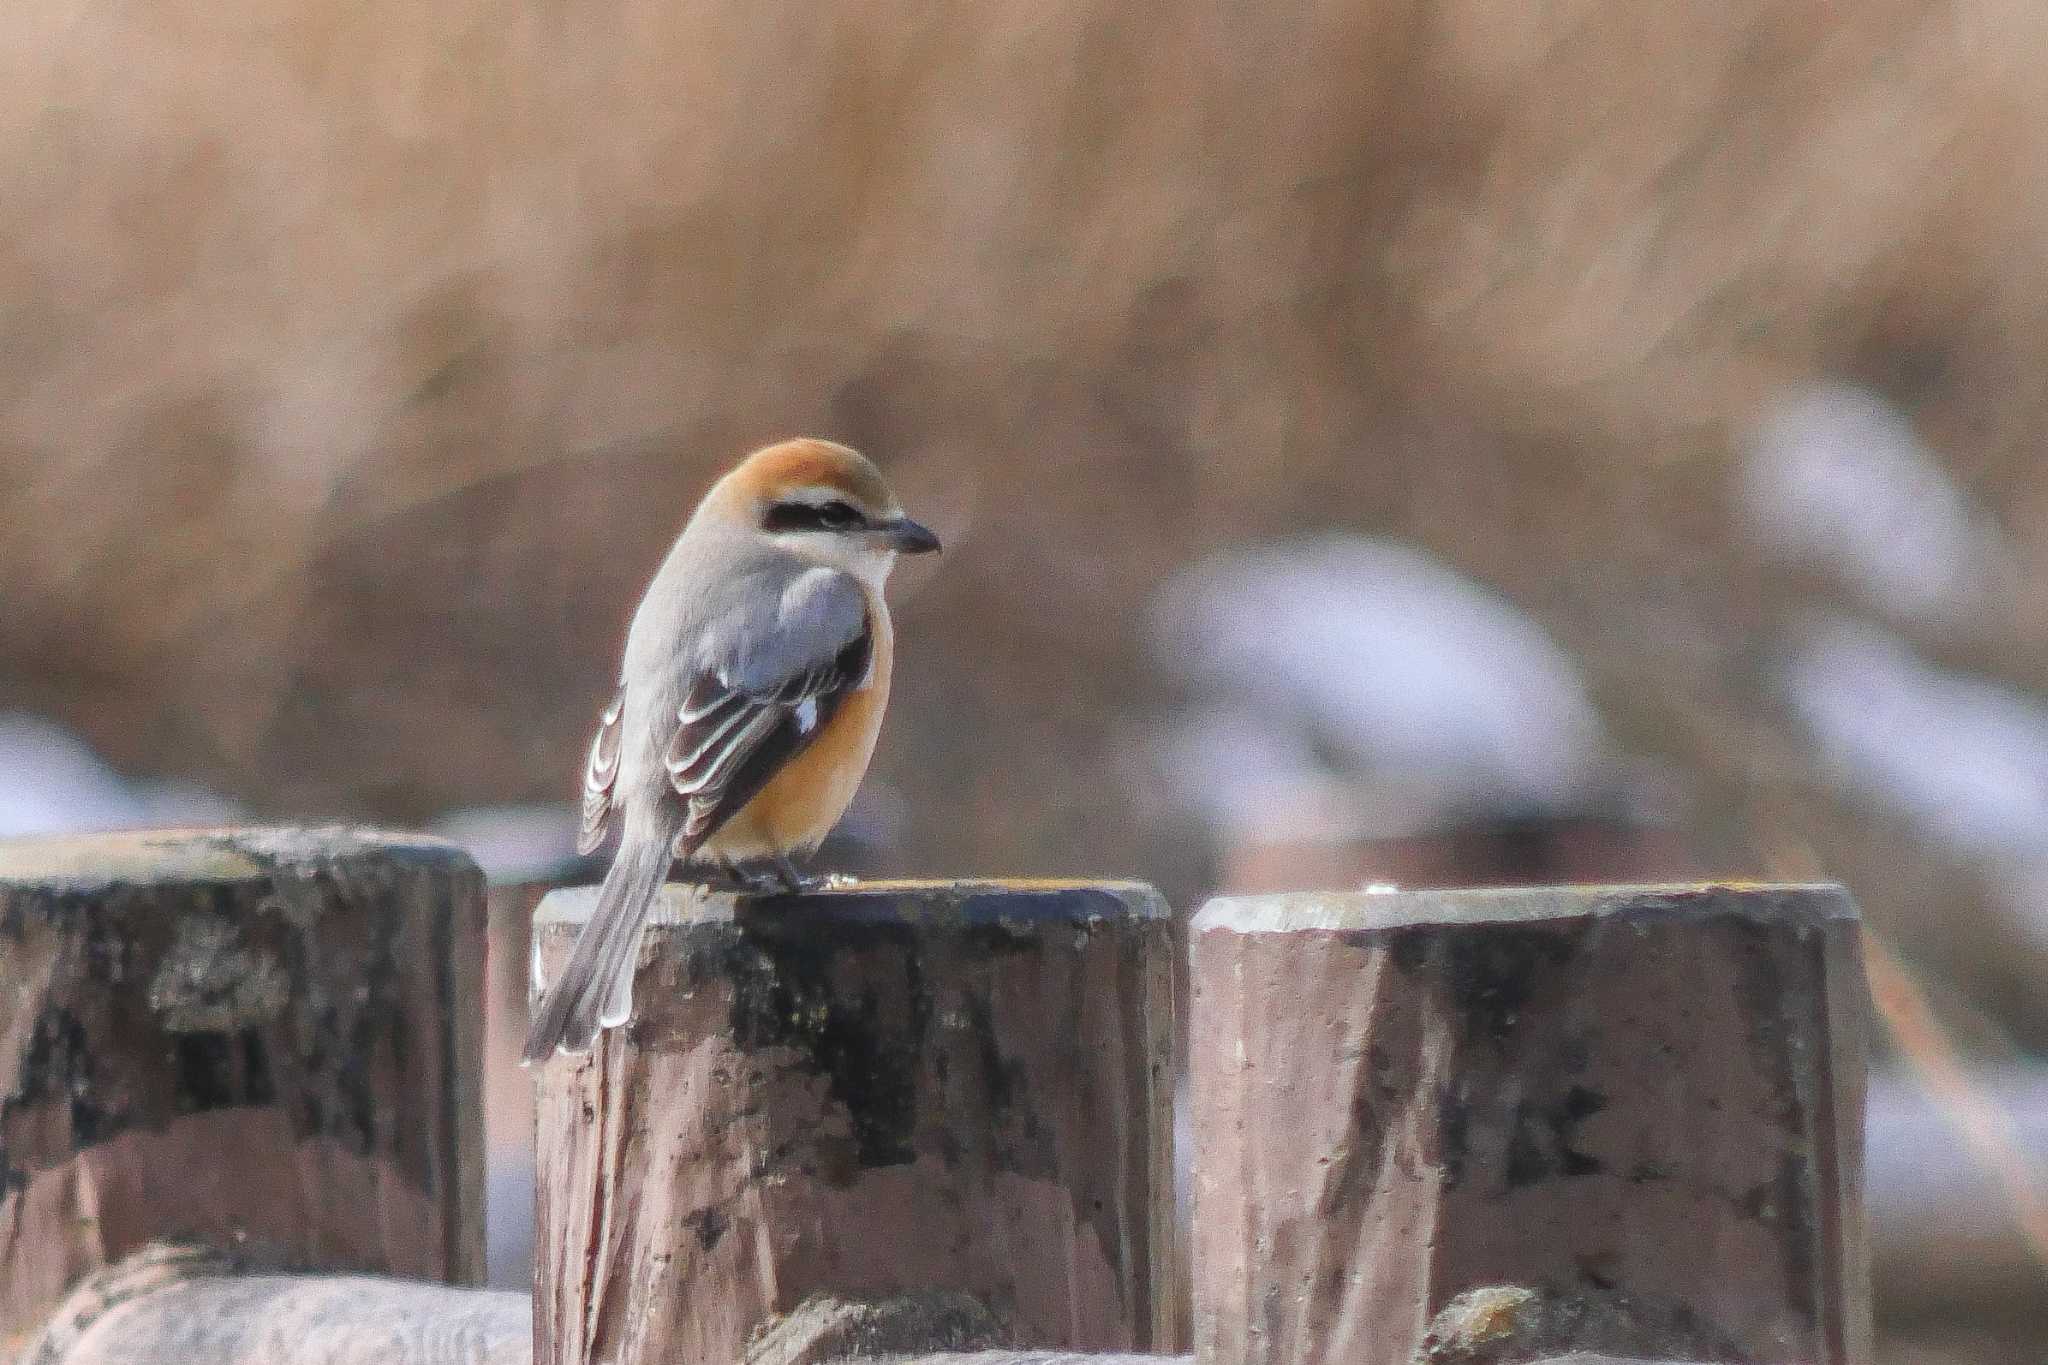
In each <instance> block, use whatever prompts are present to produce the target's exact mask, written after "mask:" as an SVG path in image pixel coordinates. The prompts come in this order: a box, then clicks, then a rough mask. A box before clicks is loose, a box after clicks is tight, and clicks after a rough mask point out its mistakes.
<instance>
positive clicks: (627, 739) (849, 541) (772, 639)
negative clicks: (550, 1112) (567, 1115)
mask: <svg viewBox="0 0 2048 1365" xmlns="http://www.w3.org/2000/svg"><path fill="white" fill-rule="evenodd" d="M938 548H939V541H938V537H937V536H934V535H933V534H932V533H931V532H930V531H928V530H926V529H925V528H924V527H922V526H920V525H918V524H917V523H916V522H914V521H912V520H910V519H909V518H908V517H906V516H904V515H903V509H902V507H901V506H900V505H899V504H898V502H897V501H896V496H895V494H893V493H892V492H890V490H889V485H888V484H887V483H886V482H885V481H884V480H883V478H882V475H881V473H880V472H879V471H878V470H876V468H875V467H874V465H872V464H870V463H869V462H868V461H867V459H866V458H865V457H864V456H862V455H861V454H860V453H859V452H857V451H854V450H849V449H848V448H847V447H845V446H842V445H835V444H833V443H832V442H830V441H819V440H808V439H806V440H795V441H784V442H782V443H780V444H778V445H772V446H767V447H765V448H763V449H761V450H757V451H755V452H754V453H753V454H751V455H749V456H748V457H747V458H746V459H745V460H743V461H741V462H740V464H739V465H738V467H737V468H735V469H733V470H732V471H731V472H730V473H728V474H727V475H726V476H725V477H724V478H722V479H720V480H719V481H718V482H717V483H715V484H713V485H712V487H711V491H710V492H708V493H706V494H705V495H704V500H703V501H702V502H701V503H699V504H698V505H697V510H696V512H695V514H693V515H692V516H691V518H690V522H689V525H687V526H685V527H684V528H683V533H682V535H681V536H679V537H677V539H676V543H675V546H674V548H673V549H671V550H670V551H669V553H668V558H667V559H666V560H664V561H663V562H662V566H661V568H660V570H659V571H658V572H657V573H656V574H655V575H654V581H653V582H652V583H650V584H649V585H648V588H647V595H646V596H645V597H644V598H642V599H641V602H640V608H639V610H638V611H636V612H635V613H634V614H633V624H632V627H631V629H630V630H629V631H628V632H627V634H626V657H625V663H624V665H623V666H622V667H621V669H620V671H619V691H618V695H617V696H615V697H614V698H613V699H612V703H611V705H610V706H608V707H607V708H605V712H604V717H603V720H602V722H601V723H600V725H599V727H598V731H597V738H596V739H595V740H594V741H593V742H592V744H591V746H590V759H589V763H588V766H587V768H586V770H585V775H584V785H583V826H582V836H581V840H580V847H581V849H582V851H583V852H585V853H588V852H591V851H592V850H594V849H595V848H596V847H597V846H598V845H599V844H600V843H601V842H603V840H604V837H605V833H606V831H607V828H608V827H609V826H610V824H611V823H612V821H613V817H614V816H616V817H618V822H619V823H620V825H621V826H622V832H621V836H620V840H619V848H618V852H617V853H616V854H615V855H614V856H613V858H612V865H611V870H610V872H609V873H607V874H606V876H605V879H604V886H603V888H602V889H601V890H600V891H599V892H598V898H597V908H596V910H595V911H594V912H593V913H592V915H591V917H590V920H589V922H588V923H586V924H585V925H584V926H583V932H582V934H581V935H580V936H579V937H578V938H577V940H576V947H575V949H574V950H573V951H572V952H571V953H570V955H569V961H568V964H567V965H566V966H564V967H563V968H562V972H561V975H560V976H559V977H557V978H556V980H555V982H554V985H553V987H552V988H551V989H549V990H548V991H547V992H546V994H545V995H544V996H543V998H542V1000H541V1004H540V1009H539V1011H538V1013H537V1014H536V1016H535V1018H534V1021H533V1027H532V1029H531V1031H530V1032H529V1033H528V1034H527V1036H526V1060H527V1061H529V1062H533V1061H540V1060H543V1059H545V1058H546V1057H548V1056H549V1055H550V1054H551V1053H553V1052H554V1051H555V1050H556V1049H557V1048H560V1049H562V1050H564V1051H569V1052H581V1051H585V1050H587V1049H588V1048H589V1047H590V1044H591V1040H592V1039H593V1038H595V1037H596V1036H597V1031H598V1030H599V1029H600V1028H610V1027H613V1026H615V1025H618V1024H621V1023H624V1022H625V1020H626V1017H627V1016H628V1014H630V1013H631V1011H632V1003H633V968H634V960H635V958H636V957H637V956H638V955H639V944H640V933H641V929H642V927H643V926H644V925H645V923H646V920H647V911H648V907H649V906H650V905H651V904H652V903H653V901H654V898H655V895H656V893H657V892H658V891H659V890H660V888H661V884H662V881H663V879H664V878H666V877H667V875H668V871H669V865H670V862H671V861H672V860H680V861H681V862H682V863H683V864H684V865H685V867H686V868H688V869H690V870H691V875H693V876H695V877H699V878H702V879H703V880H705V881H706V882H707V883H708V884H718V885H725V886H731V887H737V888H739V889H744V890H754V891H763V890H785V891H793V890H797V889H801V888H802V887H804V886H806V885H809V884H810V883H808V882H807V881H806V880H805V879H804V878H803V877H801V876H800V875H799V874H798V872H797V870H796V867H795V865H794V864H793V863H792V862H791V855H792V854H796V853H807V852H809V851H810V850H812V849H814V848H816V847H817V846H818V843H819V841H820V840H822V839H823V838H824V837H825V835H826V834H827V833H828V832H829V831H830V830H831V828H832V826H833V825H834V824H836V823H837V822H838V820H839V817H840V816H841V815H842V814H844V813H845V811H846V806H847V803H848V802H850V801H851V800H852V799H853V793H854V789H855V788H856V787H858V786H859V785H860V780H861V777H862V776H863V775H864V774H865V773H866V771H867V766H868V758H869V756H870V755H872V754H873V752H874V748H875V736H876V734H877V733H878V732H879V731H880V729H881V725H882V712H883V709H884V708H885V707H886V706H887V704H888V700H889V672H890V665H891V663H892V662H893V659H894V652H895V637H894V634H893V632H892V630H891V627H890V623H889V608H888V604H887V603H886V602H885V601H884V600H883V596H882V585H883V584H884V583H885V582H886V581H887V579H888V577H889V570H890V569H891V568H893V567H894V566H895V563H896V556H898V555H899V554H924V553H927V552H929V551H933V550H936V549H938Z"/></svg>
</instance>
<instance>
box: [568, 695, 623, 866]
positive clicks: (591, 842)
mask: <svg viewBox="0 0 2048 1365" xmlns="http://www.w3.org/2000/svg"><path fill="white" fill-rule="evenodd" d="M625 713H626V689H625V688H623V687H621V688H620V689H619V690H618V691H617V692H616V693H614V694H613V695H612V703H611V705H610V706H607V707H605V709H604V715H603V716H601V717H600V718H599V719H598V723H597V735H596V737H595V738H593V739H592V740H591V741H590V756H589V757H588V758H587V759H586V760H584V764H583V821H582V824H581V827H580V828H579V829H578V830H577V832H576V851H577V852H578V853H583V854H588V853H593V852H595V851H596V849H597V846H598V845H599V844H601V843H603V842H604V835H605V826H606V825H607V824H608V823H609V822H610V819H611V813H612V808H613V805H614V804H615V797H616V789H617V787H618V781H619V734H620V723H619V722H620V719H621V717H623V716H624V715H625Z"/></svg>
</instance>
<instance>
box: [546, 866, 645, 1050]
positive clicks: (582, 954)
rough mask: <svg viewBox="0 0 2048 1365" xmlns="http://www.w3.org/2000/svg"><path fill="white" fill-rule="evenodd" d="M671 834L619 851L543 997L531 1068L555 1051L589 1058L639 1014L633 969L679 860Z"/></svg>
mask: <svg viewBox="0 0 2048 1365" xmlns="http://www.w3.org/2000/svg"><path fill="white" fill-rule="evenodd" d="M670 834H671V832H670V831H648V832H647V833H645V834H642V835H640V836H639V837H633V832H632V831H631V830H629V831H628V838H627V840H626V841H625V842H624V843H622V844H620V846H619V851H618V854H617V856H616V857H614V858H613V859H612V867H611V871H610V872H608V873H606V874H605V879H604V886H603V887H602V889H600V890H599V891H598V893H597V908H596V909H595V910H593V911H592V912H591V915H590V919H589V921H588V922H587V923H585V924H584V926H583V932H582V933H581V934H579V935H578V936H577V938H576V946H575V948H574V949H572V950H571V951H570V953H569V961H568V962H567V964H565V965H564V966H563V968H562V972H561V975H560V976H558V977H556V978H555V983H554V985H553V986H552V987H551V988H549V989H548V991H547V992H546V993H545V994H544V995H543V996H542V997H541V1002H540V1008H539V1009H538V1010H537V1011H535V1013H534V1017H533V1026H532V1028H530V1029H528V1030H527V1034H526V1052H525V1056H524V1060H525V1061H527V1062H542V1061H546V1060H547V1059H548V1058H549V1057H550V1056H552V1055H554V1053H555V1051H556V1049H558V1048H559V1049H560V1050H562V1051H564V1052H588V1051H589V1050H590V1045H591V1042H592V1041H593V1040H594V1039H595V1038H596V1037H597V1031H598V1030H599V1029H600V1028H611V1027H614V1026H616V1025H618V1024H623V1023H624V1022H625V1021H626V1019H627V1017H628V1016H629V1015H630V1014H631V1013H632V1010H633V968H634V965H635V963H636V960H637V959H638V958H639V956H640V934H641V931H642V930H643V929H645V928H646V925H647V910H648V907H649V906H651V905H652V904H653V903H654V897H655V894H656V893H657V892H658V891H660V889H661V882H662V878H663V877H664V876H666V875H667V873H668V866H669V861H670V859H671V857H672V852H671V849H670Z"/></svg>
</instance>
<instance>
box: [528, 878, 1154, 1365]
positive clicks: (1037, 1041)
mask: <svg viewBox="0 0 2048 1365" xmlns="http://www.w3.org/2000/svg"><path fill="white" fill-rule="evenodd" d="M594 898H595V897H594V892H593V891H592V890H591V889H589V888H578V889H577V890H574V891H563V892H556V893H554V894H553V895H551V896H549V897H548V898H547V900H546V901H545V902H543V903H542V906H541V908H540V912H539V915H538V917H537V919H536V926H535V955H536V963H537V966H538V967H540V968H543V969H545V970H543V971H540V972H538V973H537V975H541V976H546V975H551V974H552V972H553V971H554V970H556V969H558V968H559V965H560V963H561V961H562V960H563V959H564V958H565V957H566V955H567V953H568V949H569V946H570V943H571V942H572V941H573V938H574V934H575V931H576V930H577V928H579V927H580V925H581V923H582V922H583V920H584V918H585V917H587V915H588V914H589V911H590V906H591V904H592V902H593V900H594ZM1172 941H1173V940H1172V933H1171V925H1170V921H1169V919H1168V917H1167V911H1166V907H1165V906H1164V904H1163V903H1162V902H1161V901H1160V899H1159V897H1158V895H1157V893H1155V892H1153V891H1152V890H1151V889H1150V888H1148V887H1144V886H1139V885H1136V884H1130V883H1110V884H1078V883H1077V884H1063V883H1035V882H1026V883H999V882H998V883H955V882H936V883H900V882H899V883H870V884H866V885H862V886H857V887H853V888H849V889H839V890H832V891H826V892H821V893H818V894H814V895H807V896H799V897H778V898H763V899H749V900H745V901H736V900H735V899H734V898H733V897H730V896H724V895H707V894H705V893H703V892H702V891H700V890H698V889H696V888H691V887H685V886H670V887H668V888H667V889H666V891H665V892H664V900H663V902H662V904H661V905H660V906H658V907H657V913H656V917H655V921H654V922H653V923H652V924H651V925H650V926H649V929H648V934H647V941H646V943H645V944H644V946H643V948H642V956H641V964H640V969H639V975H638V978H637V984H636V986H635V994H634V1000H635V1009H636V1013H635V1016H634V1018H633V1020H632V1021H631V1023H629V1024H628V1025H627V1026H626V1027H624V1028H621V1029H614V1030H610V1031H607V1032H606V1033H605V1034H604V1035H603V1036H602V1037H601V1038H600V1039H599V1042H598V1044H597V1046H596V1048H595V1049H594V1050H593V1051H592V1052H591V1054H590V1055H589V1056H587V1057H568V1056H557V1057H556V1058H554V1059H553V1060H552V1061H550V1062H549V1063H547V1064H546V1066H545V1067H544V1068H542V1070H541V1075H540V1078H539V1081H538V1088H539V1138H538V1157H537V1162H538V1178H537V1183H538V1207H537V1214H536V1226H537V1229H538V1233H537V1243H538V1251H537V1255H536V1258H535V1286H534V1294H535V1298H534V1306H535V1340H536V1347H537V1353H538V1354H537V1359H538V1360H540V1361H541V1362H544V1365H584V1362H595V1361H604V1362H608V1363H609V1362H616V1365H637V1363H638V1362H650V1363H651V1362H656V1361H670V1360H688V1361H701V1362H704V1363H705V1365H714V1363H715V1365H729V1363H730V1362H735V1361H738V1360H739V1359H740V1358H741V1356H742V1355H743V1354H744V1353H745V1351H746V1350H747V1348H748V1345H749V1342H750V1340H751V1339H754V1338H755V1337H756V1336H757V1334H763V1333H768V1332H771V1331H772V1330H773V1328H774V1326H775V1324H776V1321H777V1320H778V1318H779V1316H780V1315H785V1314H789V1313H792V1312H794V1311H795V1310H796V1309H797V1308H798V1307H799V1306H800V1305H801V1304H802V1303H803V1302H804V1300H805V1299H806V1298H807V1297H809V1296H811V1295H812V1294H814V1293H826V1294H835V1295H844V1296H846V1297H848V1298H856V1299H857V1298H887V1297H889V1296H892V1295H902V1294H905V1293H908V1292H911V1291H955V1292H957V1293H959V1294H963V1295H966V1296H969V1297H971V1299H972V1300H974V1301H975V1302H976V1303H978V1304H980V1305H981V1306H982V1307H983V1308H984V1309H985V1310H986V1311H987V1313H988V1314H990V1315H992V1317H993V1319H994V1321H995V1322H996V1323H997V1324H999V1331H1000V1333H1001V1335H1002V1337H1003V1338H1004V1340H1005V1342H1006V1344H1013V1345H1026V1346H1032V1347H1050V1348H1063V1349H1082V1350H1107V1349H1127V1350H1128V1349H1137V1350H1148V1349H1164V1348H1167V1347H1169V1346H1171V1345H1172V1343H1171V1341H1170V1340H1169V1337H1170V1335H1171V1332H1172V1328H1171V1324H1172V1322H1173V1321H1174V1310H1175V1307H1176V1286H1175V1284H1174V1281H1173V1277H1172V1273H1171V1270H1172V1266H1173V1257H1172V1255H1171V1249H1172V1247H1173V1241H1174V1231H1173V1221H1172V1198H1171V1166H1170V1151H1169V1145H1170V1143H1171V1138H1172V1125H1171V1116H1170V1112H1169V1108H1170V1100H1171V1074H1170V1072H1171V1062H1172V1054H1171V1026H1172V1018H1173V986H1172V980H1173V976H1172V952H1173V949H1172Z"/></svg>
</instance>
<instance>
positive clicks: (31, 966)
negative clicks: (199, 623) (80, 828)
mask: <svg viewBox="0 0 2048 1365" xmlns="http://www.w3.org/2000/svg"><path fill="white" fill-rule="evenodd" d="M482 949H483V880H482V877H481V875H480V874H479V873H478V871H477V869H476V866H475V865H474V864H473V863H472V862H471V861H470V860H469V858H468V857H467V856H465V855H464V854H463V853H462V852H461V851H460V850H458V849H456V848H455V847H453V846H452V845H448V844H444V843H441V842H439V841H435V840H429V839H418V838H412V837H407V836H398V835H382V834H374V833H367V832H363V831H356V830H336V829H329V830H240V831H220V832H204V833H195V832H183V833H157V834H151V833H140V834H120V835H107V836H95V837H92V838H80V839H59V840H34V841H17V842H8V843H0V1343H5V1342H9V1341H14V1342H18V1341H19V1340H20V1339H21V1337H22V1336H23V1334H25V1333H27V1332H30V1331H33V1330H35V1329H36V1328H38V1327H40V1325H41V1324H42V1322H43V1319H44V1317H45V1316H46V1315H47V1314H48V1313H49V1312H50V1311H51V1310H52V1308H53V1307H54V1305H55V1304H56V1303H57V1302H58V1301H59V1300H60V1299H61V1298H63V1296H64V1295H65V1293H66V1292H67V1291H68V1290H69V1289H70V1287H71V1286H72V1285H74V1284H75V1283H77V1282H78V1281H79V1280H80V1279H81V1278H83V1277H84V1276H86V1275H88V1274H90V1273H92V1272H93V1271H94V1270H96V1269H98V1268H100V1267H102V1266H106V1265H109V1264H111V1263H114V1262H116V1261H118V1260H120V1259H121V1258H122V1257H124V1256H125V1255H127V1254H128V1253H129V1252H131V1251H134V1250H136V1249H138V1248H140V1247H142V1246H144V1245H146V1244H148V1243H149V1242H151V1241H153V1240H156V1239H159V1238H163V1237H177V1238H182V1239H191V1240H195V1241H197V1242H200V1243H205V1244H211V1245H215V1246H219V1247H224V1248H238V1249H241V1250H243V1251H245V1252H255V1251H258V1250H261V1251H263V1252H264V1253H265V1254H268V1255H271V1256H272V1257H273V1259H274V1260H275V1261H276V1262H277V1263H278V1264H283V1265H289V1266H291V1267H293V1268H310V1269H333V1270H361V1271H368V1272H392V1273H399V1274H405V1275H412V1276H419V1277H424V1278H428V1279H434V1280H452V1281H468V1280H472V1279H474V1278H475V1277H477V1276H478V1275H479V1274H480V1273H481V1268H482V1231H483V1228H482V1153H481V1131H480V1121H479V1115H480V1105H479V1103H478V1084H479V1070H480V1060H481V1025H482V1020H481V1016H480V1011H479V1009H478V1002H479V1000H480V980H479V975H480V970H481V962H482Z"/></svg>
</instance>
